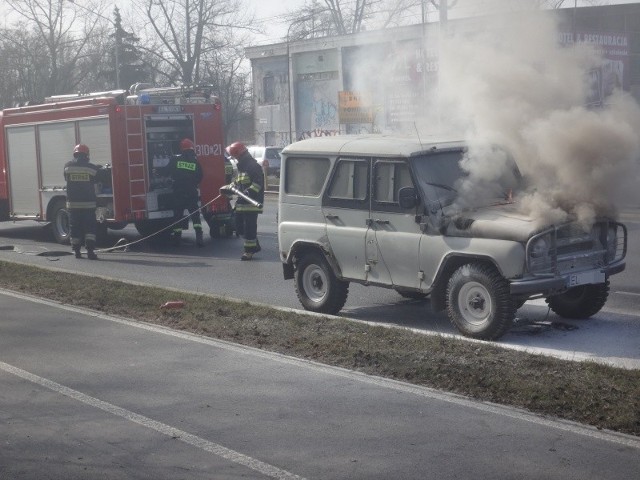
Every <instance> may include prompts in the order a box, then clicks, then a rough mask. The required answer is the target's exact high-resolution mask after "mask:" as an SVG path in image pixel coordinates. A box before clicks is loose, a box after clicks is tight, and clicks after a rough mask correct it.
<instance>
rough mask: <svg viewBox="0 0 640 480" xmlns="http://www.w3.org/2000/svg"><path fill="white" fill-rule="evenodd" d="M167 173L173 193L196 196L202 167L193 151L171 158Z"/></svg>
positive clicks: (186, 151)
mask: <svg viewBox="0 0 640 480" xmlns="http://www.w3.org/2000/svg"><path fill="white" fill-rule="evenodd" d="M169 173H170V175H171V178H172V179H173V190H174V191H175V192H183V193H190V194H197V192H198V185H199V184H200V182H201V181H202V167H201V166H200V163H198V159H197V158H196V154H195V152H194V151H193V150H185V151H183V152H182V155H177V156H175V157H173V161H172V162H171V165H170V171H169Z"/></svg>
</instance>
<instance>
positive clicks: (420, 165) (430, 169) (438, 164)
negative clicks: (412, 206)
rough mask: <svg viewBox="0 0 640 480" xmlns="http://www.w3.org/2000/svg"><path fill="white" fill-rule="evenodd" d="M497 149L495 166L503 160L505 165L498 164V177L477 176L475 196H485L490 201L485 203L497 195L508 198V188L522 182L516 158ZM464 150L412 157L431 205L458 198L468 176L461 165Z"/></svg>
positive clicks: (516, 186)
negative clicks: (481, 179) (482, 180)
mask: <svg viewBox="0 0 640 480" xmlns="http://www.w3.org/2000/svg"><path fill="white" fill-rule="evenodd" d="M494 152H495V159H496V161H495V162H492V163H491V164H492V165H495V166H496V167H498V165H500V164H502V165H503V166H504V168H499V167H498V168H499V170H500V171H499V174H498V178H494V179H491V180H490V181H488V183H486V184H483V182H480V181H479V179H474V185H478V187H479V188H478V190H477V191H478V192H480V193H479V194H477V195H474V197H475V198H478V197H480V198H483V199H486V200H487V202H483V203H484V204H485V205H488V204H490V203H492V201H495V200H496V199H498V198H500V199H506V198H507V197H508V195H509V192H510V191H515V190H516V189H517V188H518V186H519V185H520V182H521V176H520V172H519V171H518V167H517V166H516V164H515V162H514V161H513V159H511V158H510V157H508V156H505V153H504V152H503V151H497V152H496V151H494ZM465 154H466V152H463V151H462V150H453V151H448V152H446V151H445V152H439V153H434V154H429V155H422V156H419V157H414V158H412V159H411V164H412V167H413V171H414V173H415V175H416V181H417V183H418V185H417V186H418V188H419V189H420V190H421V192H422V194H423V196H424V198H425V201H426V203H427V207H430V206H431V205H439V206H440V207H445V206H448V205H451V204H453V203H454V202H455V201H456V199H457V198H458V195H459V191H460V190H461V188H462V186H463V185H462V184H463V182H464V180H465V179H466V178H467V177H468V176H469V174H468V172H466V171H465V170H464V169H463V168H462V166H461V161H462V160H463V157H464V156H465ZM492 159H493V155H492ZM488 164H489V163H488ZM478 206H480V205H478Z"/></svg>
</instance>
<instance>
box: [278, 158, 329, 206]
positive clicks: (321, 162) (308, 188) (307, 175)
mask: <svg viewBox="0 0 640 480" xmlns="http://www.w3.org/2000/svg"><path fill="white" fill-rule="evenodd" d="M329 166H330V163H329V159H328V158H304V157H292V158H288V159H287V165H286V170H285V179H284V191H285V192H286V193H287V194H289V195H302V196H306V197H317V196H318V195H320V192H321V191H322V187H323V186H324V182H325V180H326V178H327V174H328V173H329Z"/></svg>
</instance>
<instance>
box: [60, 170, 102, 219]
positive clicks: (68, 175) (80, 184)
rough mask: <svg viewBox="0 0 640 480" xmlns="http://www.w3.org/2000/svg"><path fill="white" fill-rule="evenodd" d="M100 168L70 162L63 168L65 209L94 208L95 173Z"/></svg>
mask: <svg viewBox="0 0 640 480" xmlns="http://www.w3.org/2000/svg"><path fill="white" fill-rule="evenodd" d="M99 169H100V167H98V166H96V165H93V164H92V163H89V162H79V161H77V160H72V161H70V162H67V163H66V164H65V166H64V179H65V180H66V182H67V208H96V191H95V183H96V173H97V172H98V170H99Z"/></svg>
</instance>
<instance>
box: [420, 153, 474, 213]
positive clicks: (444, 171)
mask: <svg viewBox="0 0 640 480" xmlns="http://www.w3.org/2000/svg"><path fill="white" fill-rule="evenodd" d="M461 159H462V152H461V151H451V152H442V153H436V154H431V155H422V156H419V157H415V158H412V159H411V165H412V166H413V171H414V173H415V175H416V181H417V182H418V188H419V189H420V190H421V191H422V193H423V195H424V198H425V200H426V201H427V203H432V202H435V203H439V204H440V205H442V206H444V205H450V204H451V203H453V202H454V200H455V199H456V197H457V194H458V192H457V190H456V184H457V182H458V180H459V179H461V178H463V177H464V176H465V175H466V174H465V172H464V171H463V170H462V168H461V167H460V160H461Z"/></svg>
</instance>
